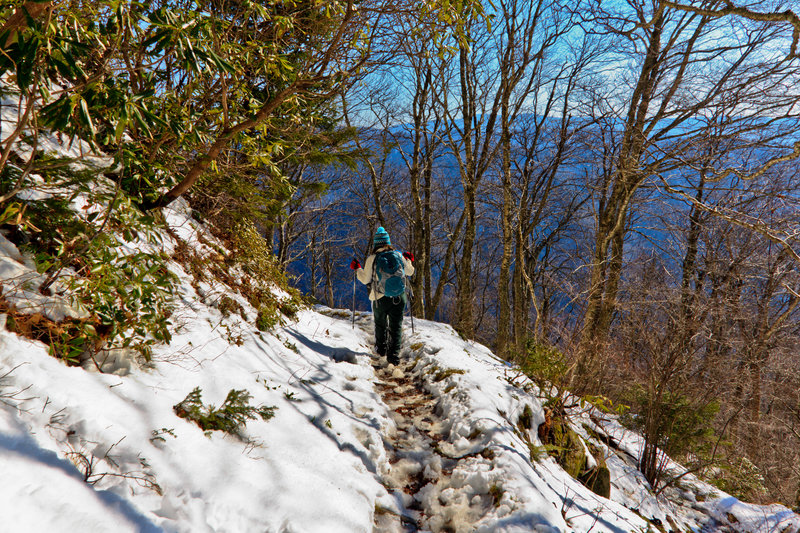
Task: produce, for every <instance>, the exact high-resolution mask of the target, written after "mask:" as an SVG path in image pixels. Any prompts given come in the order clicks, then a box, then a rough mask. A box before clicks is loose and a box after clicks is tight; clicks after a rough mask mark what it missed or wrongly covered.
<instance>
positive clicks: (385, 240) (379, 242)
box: [372, 226, 392, 246]
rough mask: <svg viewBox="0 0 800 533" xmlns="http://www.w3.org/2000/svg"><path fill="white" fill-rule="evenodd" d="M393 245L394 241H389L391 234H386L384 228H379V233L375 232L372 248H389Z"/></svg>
mask: <svg viewBox="0 0 800 533" xmlns="http://www.w3.org/2000/svg"><path fill="white" fill-rule="evenodd" d="M391 244H392V241H391V240H390V239H389V234H388V233H386V230H385V229H383V226H381V227H379V228H378V229H377V231H375V236H374V237H373V238H372V246H388V245H391Z"/></svg>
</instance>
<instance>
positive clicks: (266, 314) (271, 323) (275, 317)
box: [256, 305, 281, 331]
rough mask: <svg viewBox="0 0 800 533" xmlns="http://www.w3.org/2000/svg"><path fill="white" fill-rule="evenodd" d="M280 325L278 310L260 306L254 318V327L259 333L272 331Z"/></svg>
mask: <svg viewBox="0 0 800 533" xmlns="http://www.w3.org/2000/svg"><path fill="white" fill-rule="evenodd" d="M280 323H281V317H280V314H279V313H278V310H277V309H276V308H274V307H270V306H268V305H264V306H261V308H260V309H259V310H258V316H257V317H256V327H257V328H258V329H259V331H272V330H273V329H274V328H275V327H276V326H278V325H279V324H280Z"/></svg>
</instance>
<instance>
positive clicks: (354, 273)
mask: <svg viewBox="0 0 800 533" xmlns="http://www.w3.org/2000/svg"><path fill="white" fill-rule="evenodd" d="M351 322H352V326H353V329H356V271H355V270H353V319H352V321H351Z"/></svg>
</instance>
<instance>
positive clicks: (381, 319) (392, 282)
mask: <svg viewBox="0 0 800 533" xmlns="http://www.w3.org/2000/svg"><path fill="white" fill-rule="evenodd" d="M413 262H414V255H413V254H412V253H410V252H404V253H403V254H402V255H400V252H398V251H397V250H395V249H394V247H393V246H392V242H391V240H390V239H389V234H388V233H387V232H386V230H385V229H383V227H380V228H378V229H377V231H376V232H375V236H374V237H373V239H372V254H371V255H370V256H369V257H367V260H366V261H364V268H361V263H359V262H358V261H357V260H356V259H353V261H352V262H351V263H350V268H352V269H353V270H355V271H356V276H357V277H358V281H360V282H361V283H363V284H364V285H369V287H370V290H369V299H370V300H372V301H373V305H372V317H373V320H374V321H375V349H376V351H377V352H378V355H379V356H380V357H384V356H386V359H387V360H388V361H389V363H390V364H393V365H396V364H398V363H400V358H399V353H400V344H401V343H402V341H403V312H404V310H405V307H406V302H407V297H406V286H405V284H406V279H405V278H406V276H410V275H412V274H413V273H414V264H413Z"/></svg>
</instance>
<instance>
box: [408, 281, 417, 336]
mask: <svg viewBox="0 0 800 533" xmlns="http://www.w3.org/2000/svg"><path fill="white" fill-rule="evenodd" d="M406 281H408V277H406ZM406 287H408V314H409V315H411V334H412V335H413V334H414V333H416V332H415V331H414V289H413V288H412V287H411V284H410V283H406Z"/></svg>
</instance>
